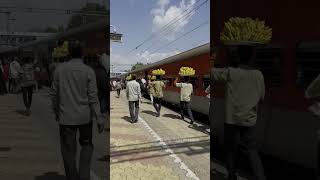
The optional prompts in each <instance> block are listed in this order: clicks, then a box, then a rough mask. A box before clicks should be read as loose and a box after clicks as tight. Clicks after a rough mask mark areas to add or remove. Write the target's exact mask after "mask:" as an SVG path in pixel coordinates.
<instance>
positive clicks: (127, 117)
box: [121, 116, 131, 123]
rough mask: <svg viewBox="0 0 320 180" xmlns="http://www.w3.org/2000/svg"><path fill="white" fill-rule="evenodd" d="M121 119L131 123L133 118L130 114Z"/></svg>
mask: <svg viewBox="0 0 320 180" xmlns="http://www.w3.org/2000/svg"><path fill="white" fill-rule="evenodd" d="M121 119H123V120H125V121H127V122H129V123H131V118H130V117H129V116H123V117H122V118H121Z"/></svg>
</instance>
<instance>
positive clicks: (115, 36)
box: [110, 33, 122, 43]
mask: <svg viewBox="0 0 320 180" xmlns="http://www.w3.org/2000/svg"><path fill="white" fill-rule="evenodd" d="M110 40H111V41H113V42H120V43H121V42H122V34H117V33H110Z"/></svg>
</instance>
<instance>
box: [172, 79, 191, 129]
mask: <svg viewBox="0 0 320 180" xmlns="http://www.w3.org/2000/svg"><path fill="white" fill-rule="evenodd" d="M174 84H175V86H176V87H178V88H180V89H181V91H180V114H181V118H182V119H184V110H185V109H186V110H187V112H188V115H189V118H190V120H191V121H190V124H193V122H194V118H193V114H192V111H191V104H190V101H191V95H192V93H193V85H192V84H191V83H190V77H188V76H185V77H183V82H182V83H178V78H177V79H176V80H175V81H174Z"/></svg>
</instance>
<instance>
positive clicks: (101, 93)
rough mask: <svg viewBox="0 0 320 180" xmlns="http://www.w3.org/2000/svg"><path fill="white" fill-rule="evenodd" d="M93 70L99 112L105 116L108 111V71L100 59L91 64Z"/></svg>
mask: <svg viewBox="0 0 320 180" xmlns="http://www.w3.org/2000/svg"><path fill="white" fill-rule="evenodd" d="M92 66H93V70H94V72H95V75H96V82H97V88H98V99H99V103H100V112H101V113H102V115H103V116H105V117H106V116H107V114H106V113H108V111H109V93H110V91H109V89H110V88H109V87H108V81H109V76H108V72H107V70H106V69H105V67H104V66H103V64H102V62H101V61H98V60H97V61H95V63H94V64H92Z"/></svg>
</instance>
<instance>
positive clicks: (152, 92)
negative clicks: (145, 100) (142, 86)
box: [148, 75, 156, 104]
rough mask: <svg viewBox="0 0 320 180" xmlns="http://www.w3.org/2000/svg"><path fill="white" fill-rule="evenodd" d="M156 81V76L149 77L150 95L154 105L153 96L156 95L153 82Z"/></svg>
mask: <svg viewBox="0 0 320 180" xmlns="http://www.w3.org/2000/svg"><path fill="white" fill-rule="evenodd" d="M155 79H156V77H155V76H150V75H149V76H148V93H149V96H150V101H151V103H152V104H153V94H154V91H153V86H152V82H153V81H154V80H155Z"/></svg>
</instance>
